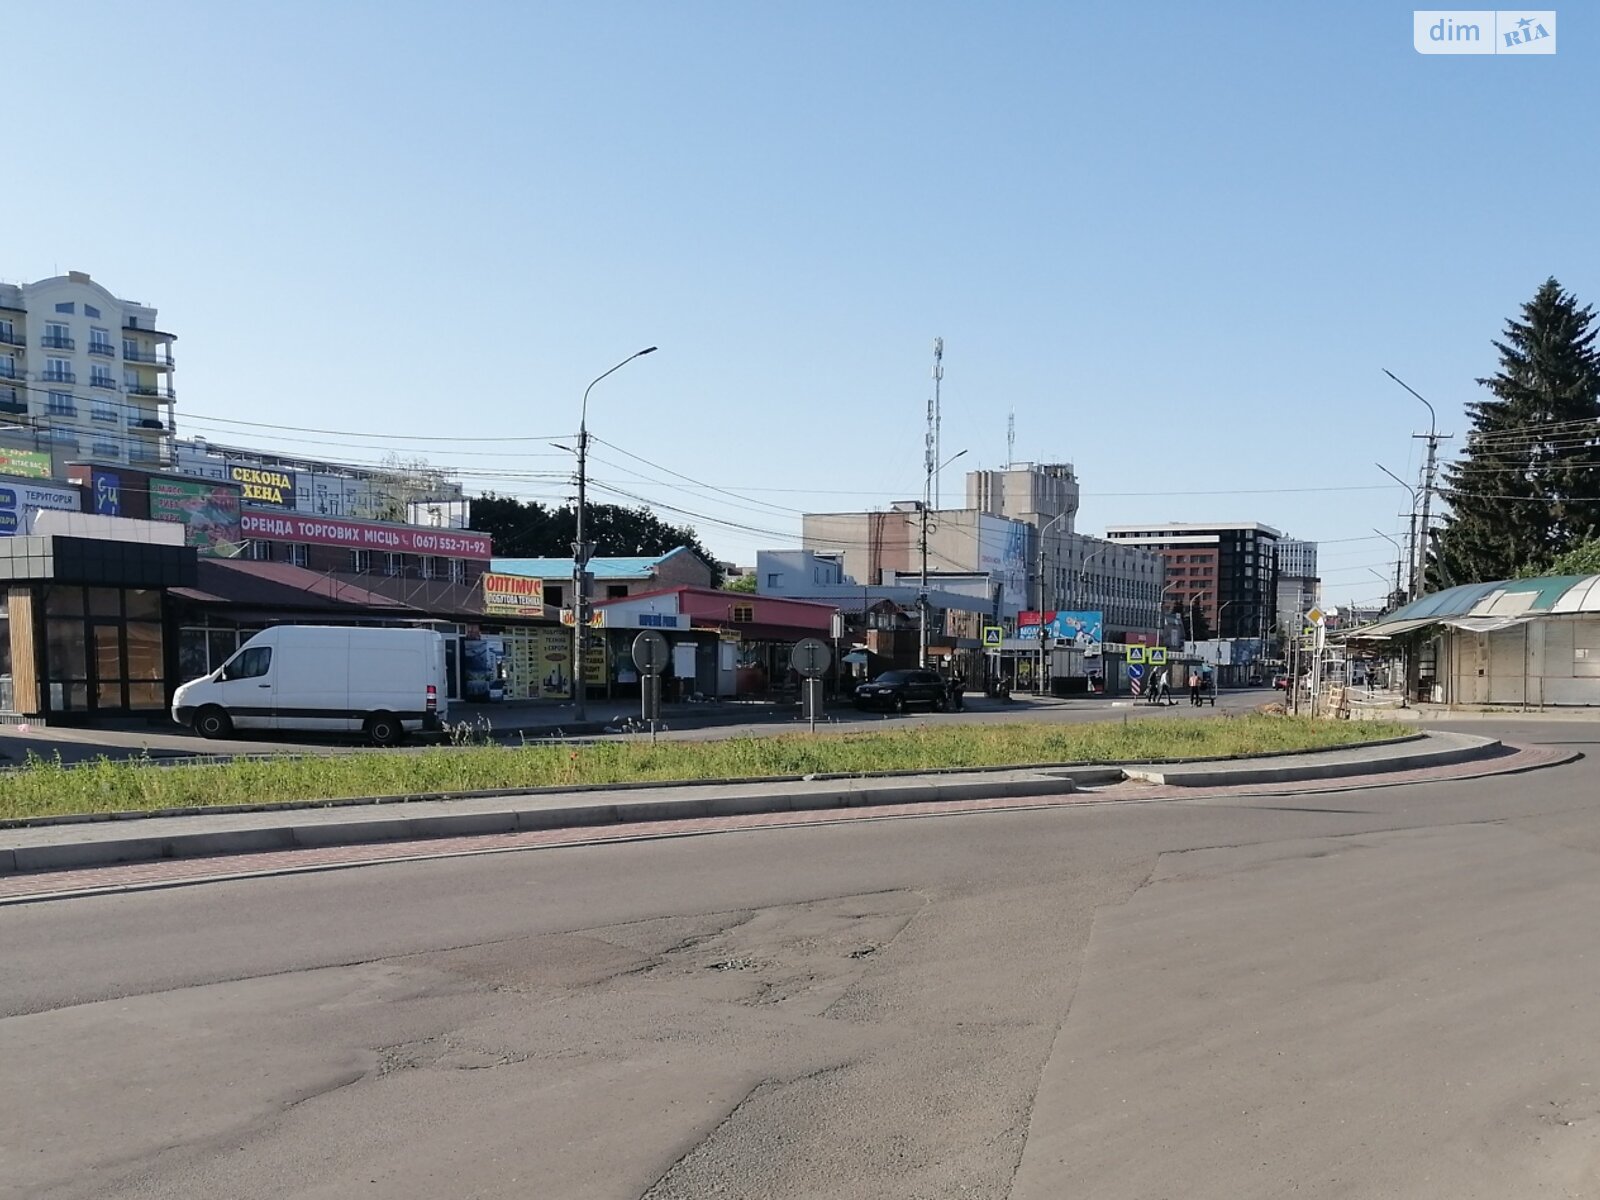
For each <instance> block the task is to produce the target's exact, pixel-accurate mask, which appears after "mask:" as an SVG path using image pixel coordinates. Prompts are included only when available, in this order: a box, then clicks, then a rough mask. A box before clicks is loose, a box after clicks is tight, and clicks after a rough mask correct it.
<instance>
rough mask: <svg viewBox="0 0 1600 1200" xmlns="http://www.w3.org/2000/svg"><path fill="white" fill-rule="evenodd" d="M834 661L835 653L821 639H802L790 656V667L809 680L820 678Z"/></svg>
mask: <svg viewBox="0 0 1600 1200" xmlns="http://www.w3.org/2000/svg"><path fill="white" fill-rule="evenodd" d="M832 661H833V651H831V650H829V649H828V643H827V642H825V641H823V640H822V639H821V638H802V639H801V640H800V641H798V642H796V643H795V644H794V650H793V652H792V653H791V654H790V655H789V665H790V666H791V667H793V668H794V669H795V670H796V671H798V672H799V673H800V674H802V675H804V676H805V677H806V678H807V679H817V678H820V677H821V676H822V674H823V672H825V671H826V670H827V669H828V664H829V663H830V662H832Z"/></svg>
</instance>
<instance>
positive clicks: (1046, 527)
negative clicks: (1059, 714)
mask: <svg viewBox="0 0 1600 1200" xmlns="http://www.w3.org/2000/svg"><path fill="white" fill-rule="evenodd" d="M1066 519H1067V514H1066V513H1058V514H1057V515H1056V516H1054V517H1051V518H1050V519H1049V520H1048V521H1046V522H1045V523H1044V524H1043V525H1041V526H1040V527H1039V671H1038V679H1037V683H1038V689H1037V690H1038V693H1039V695H1041V696H1042V695H1044V693H1045V677H1044V672H1045V654H1044V652H1045V645H1044V625H1045V616H1044V567H1045V559H1044V535H1045V534H1047V533H1049V532H1050V530H1051V527H1052V526H1056V525H1059V524H1061V522H1063V521H1065V520H1066Z"/></svg>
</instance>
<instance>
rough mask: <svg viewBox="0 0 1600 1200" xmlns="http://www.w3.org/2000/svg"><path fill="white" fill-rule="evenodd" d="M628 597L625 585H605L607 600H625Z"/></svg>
mask: <svg viewBox="0 0 1600 1200" xmlns="http://www.w3.org/2000/svg"><path fill="white" fill-rule="evenodd" d="M627 597H628V585H627V584H625V583H608V584H606V599H607V600H625V599H627Z"/></svg>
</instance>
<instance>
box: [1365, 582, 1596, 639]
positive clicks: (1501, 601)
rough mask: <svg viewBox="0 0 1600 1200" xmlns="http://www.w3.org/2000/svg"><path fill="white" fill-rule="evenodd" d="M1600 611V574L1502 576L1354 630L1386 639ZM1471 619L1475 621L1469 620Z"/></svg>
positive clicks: (1447, 591)
mask: <svg viewBox="0 0 1600 1200" xmlns="http://www.w3.org/2000/svg"><path fill="white" fill-rule="evenodd" d="M1584 613H1596V614H1600V575H1540V576H1537V577H1536V578H1533V579H1499V580H1495V581H1494V582H1492V583H1468V584H1463V585H1462V586H1460V587H1453V588H1446V589H1445V590H1444V591H1442V592H1434V593H1433V594H1432V595H1431V596H1423V597H1422V598H1421V599H1420V600H1414V601H1412V602H1411V603H1410V604H1407V605H1406V606H1405V607H1403V608H1398V609H1396V610H1395V611H1394V612H1392V613H1390V614H1389V615H1388V616H1386V617H1384V618H1383V620H1381V621H1379V622H1378V623H1377V624H1376V625H1369V626H1366V627H1365V628H1362V629H1353V630H1351V631H1350V634H1349V637H1350V638H1351V639H1352V640H1356V641H1360V640H1363V639H1374V640H1376V639H1382V638H1389V637H1394V636H1395V635H1396V634H1401V633H1407V632H1410V631H1411V630H1414V629H1421V628H1422V627H1423V626H1424V625H1436V624H1454V625H1457V627H1458V628H1463V629H1471V628H1479V627H1483V628H1499V627H1501V626H1500V625H1499V624H1497V622H1504V623H1506V624H1513V623H1515V622H1516V619H1517V618H1519V617H1521V618H1528V617H1538V616H1578V615H1581V614H1584ZM1468 618H1470V619H1471V620H1470V622H1469V621H1468V620H1467V619H1468Z"/></svg>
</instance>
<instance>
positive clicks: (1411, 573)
mask: <svg viewBox="0 0 1600 1200" xmlns="http://www.w3.org/2000/svg"><path fill="white" fill-rule="evenodd" d="M1372 465H1373V466H1375V467H1377V468H1378V470H1380V471H1382V472H1383V473H1384V474H1385V475H1387V476H1388V477H1389V478H1390V479H1392V480H1394V481H1395V482H1396V483H1398V484H1399V485H1400V486H1401V487H1403V488H1405V490H1406V492H1407V493H1408V494H1409V495H1410V496H1411V533H1410V537H1409V539H1408V541H1407V546H1408V549H1409V557H1410V560H1411V563H1410V566H1409V567H1408V568H1407V570H1406V575H1407V581H1406V599H1407V600H1415V599H1416V598H1417V595H1418V592H1417V559H1418V557H1419V555H1418V553H1417V489H1416V488H1414V487H1412V486H1411V485H1410V484H1409V483H1407V482H1406V481H1405V480H1404V479H1401V478H1400V476H1398V475H1396V474H1395V473H1394V472H1393V471H1391V470H1389V468H1388V467H1386V466H1384V465H1383V464H1382V463H1373V464H1372ZM1373 532H1377V531H1376V530H1374V531H1373ZM1399 586H1400V585H1399V584H1398V583H1397V584H1396V585H1395V588H1396V590H1399Z"/></svg>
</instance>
